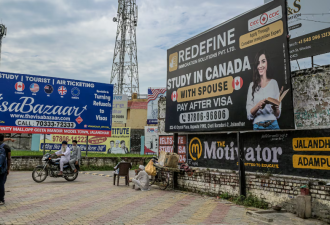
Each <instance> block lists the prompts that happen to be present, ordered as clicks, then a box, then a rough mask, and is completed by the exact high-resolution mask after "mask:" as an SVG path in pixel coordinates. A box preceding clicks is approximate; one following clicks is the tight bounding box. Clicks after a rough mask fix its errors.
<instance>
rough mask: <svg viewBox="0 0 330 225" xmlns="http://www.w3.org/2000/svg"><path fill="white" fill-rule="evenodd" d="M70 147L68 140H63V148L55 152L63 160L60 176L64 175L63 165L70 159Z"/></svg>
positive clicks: (61, 161)
mask: <svg viewBox="0 0 330 225" xmlns="http://www.w3.org/2000/svg"><path fill="white" fill-rule="evenodd" d="M70 152H71V150H70V148H69V147H68V142H66V141H63V142H62V149H61V150H59V151H57V152H55V154H56V155H57V156H58V157H61V160H60V172H59V174H58V175H59V176H62V175H63V166H64V164H65V163H68V162H69V161H70Z"/></svg>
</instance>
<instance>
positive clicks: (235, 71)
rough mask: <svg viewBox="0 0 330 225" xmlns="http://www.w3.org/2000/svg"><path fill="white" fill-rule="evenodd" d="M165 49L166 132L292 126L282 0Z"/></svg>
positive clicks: (266, 128)
mask: <svg viewBox="0 0 330 225" xmlns="http://www.w3.org/2000/svg"><path fill="white" fill-rule="evenodd" d="M167 53H168V71H167V95H166V125H165V131H166V132H185V131H191V132H197V131H238V130H252V129H254V130H260V129H262V130H276V129H288V128H294V120H293V106H292V94H291V83H290V58H289V54H288V40H287V20H286V13H285V1H284V0H279V1H274V2H272V3H269V4H267V5H264V6H262V7H259V8H257V9H255V10H253V11H250V12H248V13H245V14H243V15H241V16H239V17H237V18H235V19H232V20H230V21H227V22H225V23H223V24H221V25H219V26H217V27H215V28H213V29H211V30H209V31H207V32H205V33H202V34H200V35H197V36H196V37H194V38H191V39H189V40H187V41H185V42H183V43H180V44H178V45H176V46H175V47H173V48H171V49H169V50H168V51H167Z"/></svg>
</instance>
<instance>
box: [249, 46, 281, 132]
mask: <svg viewBox="0 0 330 225" xmlns="http://www.w3.org/2000/svg"><path fill="white" fill-rule="evenodd" d="M272 77H273V76H272V71H271V61H270V58H269V55H267V53H266V51H265V50H261V51H259V52H258V53H257V55H256V57H255V61H254V67H253V81H252V82H251V84H250V86H249V91H248V96H247V101H246V111H247V118H248V119H249V120H253V130H279V129H280V127H279V126H278V123H277V119H279V118H280V115H281V104H280V103H279V101H278V99H279V96H280V91H279V87H278V84H277V81H276V80H274V79H272ZM267 98H268V99H267ZM271 98H273V99H274V100H277V103H278V104H276V103H274V102H272V101H271Z"/></svg>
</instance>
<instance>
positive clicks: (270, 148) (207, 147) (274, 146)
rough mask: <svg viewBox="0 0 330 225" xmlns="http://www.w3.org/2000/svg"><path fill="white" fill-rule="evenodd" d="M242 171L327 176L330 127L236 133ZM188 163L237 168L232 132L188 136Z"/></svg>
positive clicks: (236, 155)
mask: <svg viewBox="0 0 330 225" xmlns="http://www.w3.org/2000/svg"><path fill="white" fill-rule="evenodd" d="M240 139H241V140H242V145H243V146H242V149H243V150H244V165H245V170H246V171H250V172H260V173H271V174H281V175H291V176H302V177H314V178H324V179H326V178H329V170H330V130H299V131H298V130H297V131H275V132H274V131H273V132H251V133H242V134H240ZM187 157H188V165H190V166H194V167H207V168H219V169H230V170H238V149H237V140H236V134H234V133H231V134H220V135H219V134H214V135H213V134H212V135H189V136H188V154H187Z"/></svg>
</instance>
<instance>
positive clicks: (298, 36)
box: [287, 0, 330, 60]
mask: <svg viewBox="0 0 330 225" xmlns="http://www.w3.org/2000/svg"><path fill="white" fill-rule="evenodd" d="M287 2H288V26H289V33H290V35H291V40H290V57H291V60H296V59H301V58H305V57H311V56H314V55H320V54H324V53H327V52H330V25H329V21H330V13H329V10H330V6H329V0H317V1H311V0H287Z"/></svg>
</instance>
